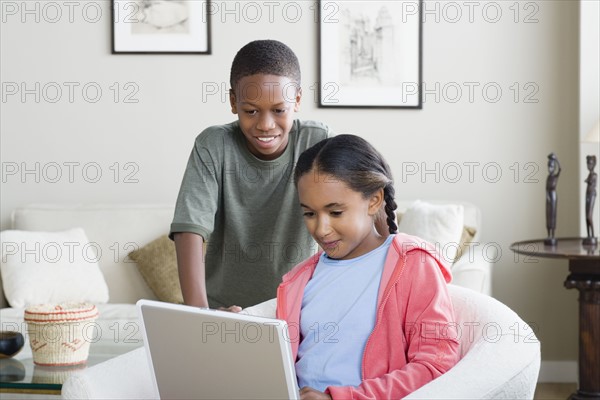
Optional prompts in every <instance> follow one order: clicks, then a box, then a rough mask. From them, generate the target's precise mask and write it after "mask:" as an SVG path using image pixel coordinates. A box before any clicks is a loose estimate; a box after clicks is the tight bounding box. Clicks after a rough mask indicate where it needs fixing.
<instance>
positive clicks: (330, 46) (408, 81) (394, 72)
mask: <svg viewBox="0 0 600 400" xmlns="http://www.w3.org/2000/svg"><path fill="white" fill-rule="evenodd" d="M421 9H422V1H421V0H387V1H376V0H345V1H333V0H319V78H320V79H319V80H320V82H319V107H346V108H415V109H420V108H422V102H421V82H422V79H421V75H422V65H421V62H422V60H421V59H422V50H421V47H422V23H421Z"/></svg>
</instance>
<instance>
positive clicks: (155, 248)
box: [129, 234, 183, 303]
mask: <svg viewBox="0 0 600 400" xmlns="http://www.w3.org/2000/svg"><path fill="white" fill-rule="evenodd" d="M129 258H131V259H132V260H133V261H135V262H136V263H137V267H138V269H139V271H140V273H141V274H142V277H143V278H144V280H145V281H146V283H147V284H148V286H149V287H150V289H152V291H153V292H154V294H155V295H156V297H158V299H159V300H160V301H166V302H169V303H183V295H182V294H181V286H180V285H179V275H178V272H177V256H176V254H175V244H174V243H173V241H172V240H171V239H169V237H168V236H167V235H166V234H165V235H163V236H161V237H159V238H158V239H156V240H153V241H152V242H150V243H148V244H147V245H146V246H144V247H142V248H140V249H138V250H134V251H132V252H131V253H129Z"/></svg>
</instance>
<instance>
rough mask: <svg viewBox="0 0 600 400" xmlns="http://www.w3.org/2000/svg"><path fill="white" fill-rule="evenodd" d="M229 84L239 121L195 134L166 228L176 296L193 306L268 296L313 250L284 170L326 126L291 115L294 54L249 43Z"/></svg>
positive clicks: (296, 96) (295, 101) (296, 102)
mask: <svg viewBox="0 0 600 400" xmlns="http://www.w3.org/2000/svg"><path fill="white" fill-rule="evenodd" d="M230 84H231V90H230V103H231V111H232V112H233V113H234V114H237V115H238V120H237V121H235V122H232V123H229V124H226V125H221V126H212V127H209V128H207V129H206V130H204V131H203V132H202V133H201V134H200V135H199V136H198V137H197V138H196V141H195V143H194V148H193V150H192V153H191V155H190V158H189V161H188V165H187V168H186V171H185V174H184V177H183V182H182V184H181V189H180V191H179V196H178V199H177V205H176V209H175V216H174V219H173V223H172V224H171V232H170V234H169V236H170V237H171V238H172V239H174V241H175V247H176V251H177V264H178V269H179V280H180V282H181V289H182V292H183V299H184V301H185V303H186V304H188V305H193V306H199V307H208V306H210V307H212V308H216V307H227V306H230V305H231V304H238V305H240V306H242V307H246V306H250V305H254V304H257V303H260V302H262V301H265V300H268V299H271V298H273V297H274V296H275V290H276V288H277V286H278V285H279V283H280V282H281V277H282V276H283V275H284V274H285V273H286V272H288V270H290V269H291V268H292V267H293V266H294V265H296V264H297V263H299V262H300V261H302V260H303V259H305V258H307V257H308V256H310V255H311V254H313V253H314V250H315V245H314V242H313V240H312V238H311V237H310V235H309V233H308V232H307V230H306V228H305V226H304V223H303V221H302V211H301V209H300V206H299V205H298V201H297V195H296V189H295V187H294V183H293V177H292V173H293V168H294V165H295V163H296V160H297V159H298V157H299V155H300V153H302V152H303V151H304V150H306V149H308V148H309V147H311V146H312V145H314V144H315V143H317V142H319V141H321V140H322V139H325V138H326V137H327V136H328V134H329V130H328V128H327V127H326V126H325V125H323V124H320V123H317V122H310V121H306V122H303V121H299V120H294V113H295V112H296V111H298V109H299V106H300V100H301V97H302V89H301V88H300V66H299V63H298V59H297V58H296V56H295V54H294V53H293V51H292V50H291V49H290V48H288V47H287V46H286V45H284V44H283V43H281V42H278V41H274V40H259V41H254V42H251V43H249V44H247V45H246V46H244V47H243V48H242V49H240V51H239V52H238V53H237V54H236V56H235V58H234V60H233V63H232V66H231V75H230ZM205 242H208V243H207V247H206V254H203V243H205ZM204 256H205V258H204ZM229 309H230V310H232V311H237V310H238V309H239V308H238V307H235V306H232V307H229Z"/></svg>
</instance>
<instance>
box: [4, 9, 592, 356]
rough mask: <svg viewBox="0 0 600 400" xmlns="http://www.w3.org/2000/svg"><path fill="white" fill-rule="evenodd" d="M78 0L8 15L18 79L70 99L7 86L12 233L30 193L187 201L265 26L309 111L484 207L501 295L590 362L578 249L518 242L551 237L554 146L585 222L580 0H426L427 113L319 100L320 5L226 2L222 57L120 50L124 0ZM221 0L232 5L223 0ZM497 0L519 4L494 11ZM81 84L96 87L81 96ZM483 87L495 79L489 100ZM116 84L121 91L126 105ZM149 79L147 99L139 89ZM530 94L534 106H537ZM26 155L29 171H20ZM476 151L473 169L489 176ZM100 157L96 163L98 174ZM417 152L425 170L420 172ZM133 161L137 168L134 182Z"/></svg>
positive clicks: (553, 343) (410, 185)
mask: <svg viewBox="0 0 600 400" xmlns="http://www.w3.org/2000/svg"><path fill="white" fill-rule="evenodd" d="M1 3H2V5H3V7H5V6H6V4H7V3H12V4H13V5H15V4H16V5H19V6H20V5H21V4H23V3H21V2H8V1H5V0H3V1H2V2H1ZM27 3H28V4H35V3H38V2H35V1H31V2H29V1H28V2H27ZM75 3H77V4H79V5H80V6H79V7H76V8H74V14H73V22H70V21H69V15H68V10H69V8H68V7H67V6H66V5H65V2H61V1H59V2H56V4H58V5H59V6H60V7H62V9H63V16H62V19H61V20H60V21H58V22H56V23H50V22H49V21H47V19H52V18H54V16H53V15H54V14H52V15H47V16H44V15H43V9H41V10H40V13H42V15H40V21H39V22H36V21H35V20H34V17H35V16H31V15H25V14H23V13H22V10H20V11H19V12H18V13H17V14H16V15H6V14H5V13H4V12H3V16H4V18H5V21H3V22H2V32H1V33H2V35H1V48H2V50H1V51H2V61H1V63H2V64H1V71H2V72H1V73H2V82H3V85H7V84H8V85H12V84H17V85H18V86H19V87H20V85H21V84H22V83H24V84H25V85H26V87H28V88H30V89H31V88H34V87H35V83H36V82H40V87H42V88H43V87H44V85H48V84H49V83H50V84H51V83H53V82H56V83H57V84H58V85H60V86H63V89H64V93H63V98H62V99H61V100H60V101H58V102H56V103H50V102H49V101H47V100H48V99H49V98H50V97H54V96H55V93H54V92H50V90H51V89H52V85H50V86H47V90H48V92H47V93H45V95H46V96H44V93H41V98H40V102H39V103H36V102H35V98H34V95H32V94H29V95H26V96H25V101H22V99H21V96H20V95H15V96H8V97H7V98H5V99H2V103H1V106H2V122H1V135H2V136H1V144H2V146H1V147H2V149H1V157H2V166H3V173H4V174H5V176H4V177H3V183H2V194H1V200H2V208H1V225H2V228H3V229H5V228H7V227H8V223H9V215H10V211H11V210H12V209H13V208H14V207H16V206H19V205H23V204H28V203H34V202H52V203H90V202H102V203H114V202H127V203H145V202H152V203H173V202H174V201H175V198H176V195H177V190H178V187H179V182H180V179H181V176H182V172H183V169H184V166H185V163H186V160H187V156H188V154H189V151H190V149H191V145H192V142H193V139H194V137H195V136H196V135H197V134H198V133H199V132H200V130H201V129H202V128H203V127H205V126H207V125H211V124H218V123H223V122H227V121H230V120H232V119H233V118H234V116H233V115H231V114H230V112H229V107H228V105H227V103H226V101H225V98H224V97H223V96H220V95H224V94H225V92H224V90H225V89H226V84H225V82H227V81H228V73H229V65H230V62H231V59H232V57H233V55H234V54H235V52H236V51H237V50H238V49H239V48H240V47H241V46H242V45H244V44H245V43H246V42H248V41H249V40H252V39H259V38H275V39H279V40H281V41H284V42H285V43H287V44H288V45H290V46H291V47H292V48H293V49H294V50H295V51H296V53H297V55H298V56H299V59H300V61H301V66H302V69H303V86H304V102H303V105H302V110H301V112H300V114H299V117H300V118H304V119H317V120H322V121H324V122H326V123H328V124H329V125H331V126H332V127H333V128H334V129H335V130H336V131H337V132H339V133H341V132H348V133H356V134H359V135H361V136H363V137H365V138H367V139H368V140H370V141H371V142H372V143H373V144H374V145H375V146H376V147H378V148H379V149H380V150H381V151H382V152H383V153H384V155H385V156H386V157H387V159H388V161H389V162H390V164H391V166H392V168H393V170H394V171H395V174H396V181H397V193H398V195H399V197H401V198H403V199H416V198H421V199H457V200H467V201H471V202H473V203H475V204H477V205H478V206H480V207H481V209H482V211H483V217H484V232H483V239H484V240H485V241H488V242H494V243H496V244H497V246H498V248H499V249H500V250H501V256H500V257H499V259H498V260H496V261H497V262H496V263H495V265H494V268H493V270H494V271H493V279H494V281H493V291H494V296H495V297H497V298H498V299H500V300H501V301H503V302H505V303H506V304H508V305H509V306H510V307H512V308H513V309H515V310H516V311H517V312H518V313H519V314H520V315H521V316H522V317H523V318H524V319H525V320H526V321H529V322H531V323H533V324H535V326H536V327H537V334H538V336H539V338H540V339H541V340H542V356H543V359H544V360H546V361H550V360H558V361H561V360H562V361H564V360H575V359H576V357H577V335H576V333H577V325H576V324H577V294H576V293H575V292H574V291H567V290H566V289H565V288H564V287H563V281H564V279H565V277H566V275H567V266H566V263H564V262H561V261H554V262H551V261H547V260H540V261H539V262H538V263H525V262H523V260H522V259H519V258H517V259H515V256H514V255H513V254H512V253H511V251H510V250H509V248H508V246H509V245H510V243H512V242H513V241H517V240H525V239H532V238H541V237H544V236H545V234H546V232H545V220H544V196H545V194H544V183H545V178H546V174H547V170H546V156H547V154H548V153H550V152H552V151H554V152H556V153H557V154H558V157H559V159H560V162H561V165H562V167H563V172H562V175H561V177H560V182H559V187H558V196H559V210H558V231H557V234H558V235H559V236H566V235H576V234H577V233H578V230H579V222H578V219H579V212H578V201H579V195H578V191H579V190H580V185H579V183H578V181H579V180H580V174H579V165H578V163H579V158H578V157H579V156H578V143H577V137H578V136H577V135H578V83H579V82H578V73H579V59H578V34H579V4H578V2H575V1H566V0H565V1H547V0H544V1H532V2H505V1H498V2H491V3H493V4H491V3H490V2H482V3H479V2H474V3H475V7H474V8H472V9H470V8H469V7H470V6H469V7H468V6H467V5H465V3H467V2H455V3H453V4H454V5H457V6H458V11H461V13H462V17H461V18H460V19H459V20H458V21H457V22H453V21H456V19H457V14H456V11H457V8H456V6H453V7H454V9H452V8H451V7H448V6H447V4H448V3H447V2H436V1H426V3H425V5H426V9H427V10H429V12H428V14H427V15H426V22H425V24H424V44H423V72H424V80H425V85H426V87H427V89H428V90H430V92H429V93H428V94H426V95H425V104H424V106H423V109H422V110H344V109H318V108H317V107H316V104H315V101H314V98H313V96H314V93H315V91H314V86H313V85H314V84H315V82H316V81H317V79H318V76H317V46H316V43H317V28H316V25H315V23H314V14H313V7H314V5H313V3H312V2H306V1H297V2H296V4H297V5H299V6H300V7H301V9H302V16H301V17H300V18H299V19H297V20H296V21H295V22H289V21H291V20H292V19H295V18H296V17H295V16H294V15H291V14H290V15H291V17H293V18H290V15H284V14H282V10H283V5H284V3H277V2H275V3H276V4H278V5H279V6H277V7H275V8H272V9H274V10H275V12H274V13H273V16H272V18H273V20H272V23H271V22H269V14H268V10H269V8H268V7H267V6H266V5H264V4H263V3H261V2H259V3H255V4H258V5H259V6H260V7H262V12H263V14H262V17H261V18H260V20H259V21H258V22H256V23H252V22H251V21H249V20H248V18H255V15H254V14H252V15H250V14H248V13H246V14H244V5H245V4H246V3H243V2H242V3H237V4H238V5H237V8H238V10H239V13H238V14H237V15H236V13H235V11H234V12H233V14H225V13H218V14H217V15H215V16H213V29H212V47H213V54H212V55H211V56H198V55H192V56H177V55H155V56H152V55H111V54H110V26H111V23H110V13H109V2H108V1H104V0H102V1H100V0H99V1H96V2H83V3H78V2H75ZM88 3H89V4H91V5H89V6H87V8H86V10H87V12H88V14H87V17H86V18H87V20H88V21H92V20H93V19H94V18H95V16H94V10H96V8H97V6H98V7H99V9H100V10H101V11H102V17H101V18H100V19H99V20H98V22H95V23H94V22H88V21H86V18H84V17H83V16H82V10H83V9H84V8H85V7H84V6H85V5H86V4H88ZM40 4H42V3H40ZM216 4H218V5H219V6H220V8H221V9H222V8H223V7H225V3H224V2H222V1H221V2H216ZM235 4H236V3H234V2H232V1H227V5H228V7H229V8H228V9H230V10H235V7H236V6H235ZM471 4H472V3H471ZM489 4H491V5H489ZM263 6H264V7H263ZM30 7H32V8H33V7H34V6H33V5H30ZM40 7H41V5H40ZM270 7H272V6H270ZM498 8H499V9H500V11H501V12H502V14H501V17H500V18H499V21H497V22H495V23H493V22H492V21H493V20H494V19H495V18H496V16H495V14H494V13H493V12H494V11H496V10H497V9H498ZM484 9H485V10H486V12H487V14H484V12H483V10H484ZM436 10H437V11H436ZM469 10H472V11H473V14H472V15H469ZM516 10H518V11H519V13H518V15H516V13H515V12H516ZM246 11H247V12H249V11H250V10H248V9H247V10H246ZM48 12H49V11H48ZM290 12H291V11H290ZM284 16H285V17H286V18H287V20H286V18H284ZM22 17H23V18H25V22H22V21H21V18H22ZM47 17H49V18H47ZM245 17H246V18H245ZM236 19H237V20H238V21H237V22H236ZM515 19H516V20H515ZM436 20H437V21H436ZM526 20H527V21H528V23H526V22H525V21H526ZM68 82H77V83H79V85H80V86H78V87H76V88H75V91H74V98H73V102H70V101H69V98H68V89H67V88H68V87H67V85H72V84H70V83H68ZM473 82H474V83H475V84H473ZM65 83H67V84H65ZM90 83H91V84H92V85H89V87H91V88H92V89H93V86H95V87H98V86H99V87H100V88H101V89H102V91H103V93H102V96H101V98H100V99H99V101H98V102H96V103H90V102H88V101H86V99H85V98H84V97H83V94H82V91H81V89H82V88H83V86H84V85H86V84H90ZM115 83H116V85H117V86H114V85H115ZM129 83H131V84H130V85H129V86H126V85H127V84H129ZM515 83H516V84H517V86H514V85H515ZM436 84H439V88H440V89H439V90H438V91H437V93H435V91H436V89H435V87H436ZM486 84H491V85H494V86H496V87H500V88H501V89H502V95H501V97H500V98H499V100H498V101H497V102H491V101H489V97H488V98H487V99H486V97H485V94H484V93H482V88H483V87H484V86H485V85H486ZM467 85H471V86H473V85H478V86H475V91H474V92H473V97H472V98H469V90H468V86H467ZM207 86H211V87H212V86H216V87H219V88H222V89H220V90H219V94H220V95H212V96H205V95H206V92H203V88H206V87H207ZM457 86H458V87H460V88H462V90H463V92H462V96H461V97H460V99H458V100H457V101H455V100H456V92H453V91H452V89H453V88H456V87H457ZM111 87H112V89H111ZM117 87H118V88H119V90H120V94H121V97H120V98H119V100H118V101H117V102H115V99H114V98H113V96H114V94H115V89H116V88H117ZM311 87H312V88H313V89H311ZM511 87H512V89H511ZM517 87H518V88H519V89H518V93H519V98H518V100H516V101H515V98H514V96H515V92H517V90H516V88H517ZM92 89H90V92H89V93H88V95H89V96H92V95H94V93H93V92H92V91H91V90H92ZM133 89H137V90H138V91H137V92H136V93H135V94H134V95H133V99H137V100H138V102H137V103H126V102H124V99H123V96H124V95H125V94H128V93H132V90H133ZM3 93H4V91H3ZM436 94H437V95H438V97H439V98H437V99H436ZM486 94H487V95H489V96H491V95H492V94H493V93H492V92H489V93H486ZM527 95H530V97H529V100H533V101H535V102H526V98H527ZM203 97H204V98H203ZM36 162H39V163H40V167H39V168H40V170H41V174H40V181H39V182H36V176H35V175H34V174H25V175H23V174H22V173H21V172H22V167H25V168H28V169H35V163H36ZM53 163H57V164H58V165H60V166H61V172H62V178H61V179H59V180H58V182H57V183H51V182H50V181H51V180H53V179H55V177H56V164H53ZM65 163H67V164H65ZM68 163H79V164H68ZM115 163H118V164H115ZM436 163H439V167H437V168H439V174H438V175H439V176H437V175H436V173H435V172H433V173H424V172H426V170H434V171H435V169H436ZM473 163H479V164H473ZM15 165H16V166H18V167H19V170H20V171H19V172H18V173H17V174H16V175H6V174H7V173H8V172H10V171H11V168H13V167H15ZM69 165H73V171H74V173H73V175H72V176H69V172H70V170H69V167H68V166H69ZM456 165H459V166H460V169H459V171H460V173H461V177H460V178H459V179H456V175H455V174H456V171H457V170H456ZM469 165H472V166H474V167H473V168H474V169H473V172H474V173H473V174H472V175H470V173H469V172H470V170H469ZM84 166H86V168H87V169H86V171H85V172H86V174H87V175H82V170H83V167H84ZM415 166H416V167H418V170H419V172H418V173H417V174H415V175H407V172H409V171H410V168H414V167H415ZM44 168H45V170H44ZM97 170H100V171H101V173H102V176H101V178H99V180H98V182H96V183H91V182H88V181H93V180H95V179H96V172H97ZM117 170H118V171H119V172H120V174H119V175H118V176H116V175H115V171H117ZM498 173H500V174H501V175H497V174H498ZM128 174H133V175H130V176H129V178H130V179H129V180H132V179H133V180H137V182H129V183H127V182H125V181H126V179H125V178H126V177H127V176H128ZM70 178H71V179H70ZM115 180H116V182H115ZM454 180H457V182H453V181H454ZM166 229H167V227H165V230H166ZM519 329H524V328H523V327H519Z"/></svg>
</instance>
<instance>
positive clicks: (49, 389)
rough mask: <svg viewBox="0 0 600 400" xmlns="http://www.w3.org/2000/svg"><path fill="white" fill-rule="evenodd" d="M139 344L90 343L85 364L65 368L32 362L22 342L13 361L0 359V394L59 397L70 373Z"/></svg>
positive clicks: (127, 350) (125, 351)
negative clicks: (21, 346) (20, 348)
mask: <svg viewBox="0 0 600 400" xmlns="http://www.w3.org/2000/svg"><path fill="white" fill-rule="evenodd" d="M142 345H143V343H142V342H141V341H138V340H136V341H135V342H133V343H122V342H119V343H112V342H108V343H106V342H104V343H101V342H98V343H92V344H91V345H90V354H89V357H88V360H87V363H85V364H80V365H74V366H69V367H44V366H39V365H35V364H34V363H33V358H32V355H31V348H30V347H29V343H28V342H26V343H25V346H24V348H23V349H22V350H21V352H20V353H19V354H17V355H16V356H15V357H14V358H0V393H23V394H46V395H60V392H61V389H62V384H63V382H64V381H65V380H66V379H67V378H68V377H69V376H70V375H71V374H73V373H74V372H76V371H81V370H83V369H85V368H89V367H91V366H93V365H96V364H99V363H101V362H104V361H107V360H110V359H111V358H114V357H117V356H119V355H121V354H125V353H127V352H129V351H132V350H135V349H137V348H138V347H141V346H142ZM0 397H1V396H0Z"/></svg>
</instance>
